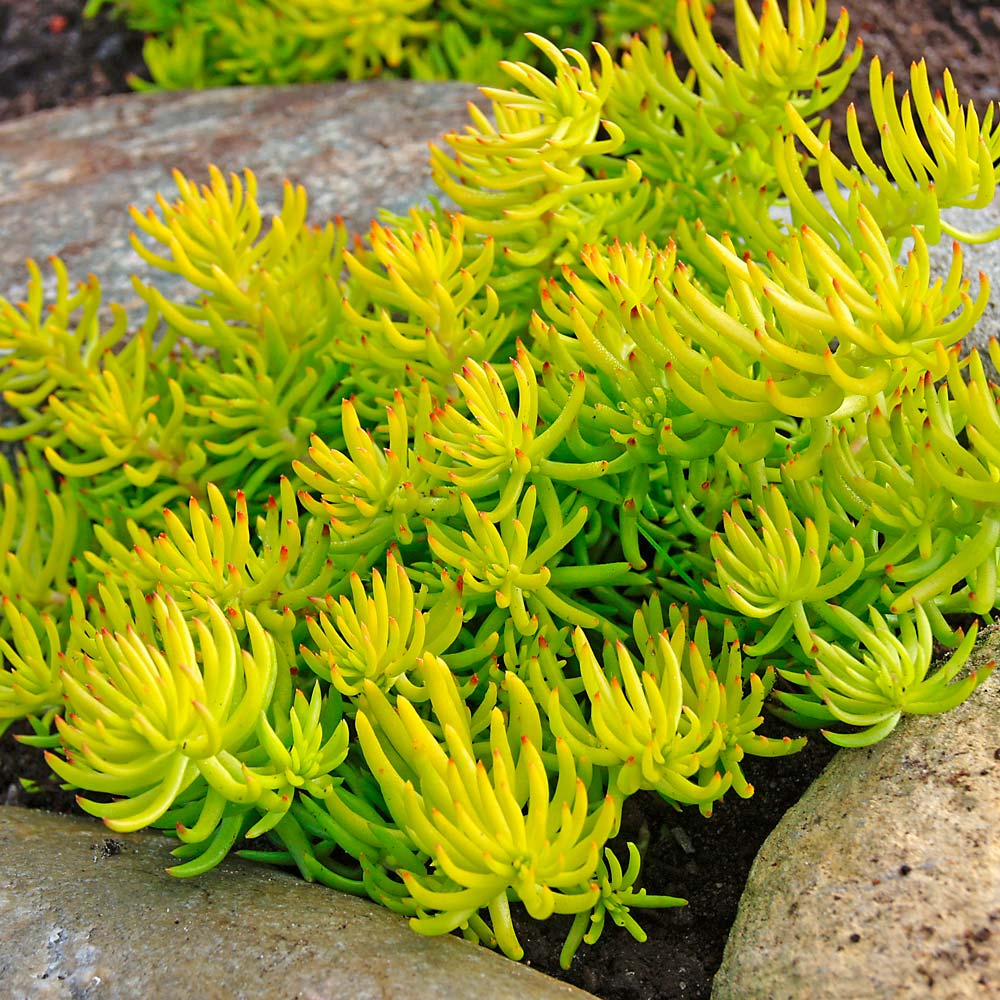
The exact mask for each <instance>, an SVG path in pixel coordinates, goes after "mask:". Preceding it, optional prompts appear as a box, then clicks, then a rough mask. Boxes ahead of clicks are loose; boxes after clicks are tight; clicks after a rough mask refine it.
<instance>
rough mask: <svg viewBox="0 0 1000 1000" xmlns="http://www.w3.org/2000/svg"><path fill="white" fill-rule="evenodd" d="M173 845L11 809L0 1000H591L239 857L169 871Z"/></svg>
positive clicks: (1, 915) (1, 840) (5, 847)
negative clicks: (181, 872) (188, 876)
mask: <svg viewBox="0 0 1000 1000" xmlns="http://www.w3.org/2000/svg"><path fill="white" fill-rule="evenodd" d="M174 844H175V842H172V841H169V840H167V839H166V838H164V837H159V836H154V835H149V834H115V835H113V837H112V835H110V834H109V832H108V830H107V829H106V828H105V827H104V826H102V825H101V824H99V823H96V822H94V821H92V820H88V819H83V818H79V819H78V818H74V817H68V816H53V815H49V814H47V813H42V812H38V811H29V810H25V809H18V808H13V807H0V983H2V984H3V985H2V987H0V994H2V995H3V996H4V997H9V998H11V1000H64V998H65V1000H70V998H72V1000H118V998H121V1000H134V998H138V997H141V998H143V1000H161V998H162V1000H167V998H172V997H197V998H198V1000H222V998H225V1000H236V998H247V1000H257V998H261V997H267V998H273V1000H294V998H300V1000H335V998H338V1000H339V998H344V1000H394V998H395V1000H414V998H418V997H419V998H420V1000H435V998H442V1000H450V998H453V997H490V998H491V1000H586V998H588V997H590V996H591V994H589V993H584V992H583V991H582V990H578V989H576V988H575V987H573V986H569V985H567V984H565V983H559V982H556V981H555V980H553V979H549V978H548V977H546V976H543V975H541V974H540V973H537V972H534V971H533V970H531V969H528V968H526V967H525V966H523V965H516V964H515V963H513V962H509V961H508V960H507V959H505V958H502V957H501V956H499V955H497V954H495V953H493V952H491V951H487V950H486V949H485V948H479V947H476V946H475V945H472V944H470V943H469V942H467V941H462V940H459V939H458V938H454V937H445V938H427V937H422V936H421V935H419V934H414V933H413V932H412V931H411V930H410V929H409V927H408V926H407V924H406V921H405V920H404V919H403V918H401V917H399V916H397V915H395V914H392V913H390V912H389V911H388V910H384V909H382V908H381V907H379V906H376V905H375V904H374V903H369V902H367V901H366V900H361V899H355V898H354V897H352V896H345V895H342V894H341V893H338V892H333V891H331V890H329V889H326V888H323V887H322V886H317V885H309V884H307V883H306V882H303V881H302V880H301V879H299V878H296V877H294V876H292V875H289V874H286V873H284V872H280V871H273V870H270V869H267V868H265V867H263V866H261V865H252V864H250V863H247V862H242V861H240V860H239V859H230V860H228V861H226V862H225V863H224V864H222V865H220V866H219V868H217V869H216V870H214V871H213V872H211V873H209V874H208V875H205V876H202V877H200V878H197V879H194V880H183V879H177V878H174V877H172V876H170V875H168V874H166V872H165V871H164V867H165V865H166V864H167V863H169V862H170V860H171V859H170V857H169V855H168V854H167V851H168V850H169V848H170V847H171V846H174Z"/></svg>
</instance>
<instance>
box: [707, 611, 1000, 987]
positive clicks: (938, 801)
mask: <svg viewBox="0 0 1000 1000" xmlns="http://www.w3.org/2000/svg"><path fill="white" fill-rule="evenodd" d="M994 658H1000V629H998V628H996V627H994V628H993V629H992V630H991V633H990V634H989V635H986V636H984V638H983V639H982V640H981V641H980V644H979V647H978V649H977V651H976V653H975V654H974V659H975V661H976V662H979V663H984V662H988V661H989V660H991V659H994ZM998 819H1000V676H998V675H996V674H994V676H993V677H991V678H990V679H989V680H988V681H987V682H986V683H985V684H984V685H983V687H981V688H980V689H979V690H978V691H977V692H976V693H975V695H973V697H972V698H970V699H969V700H968V701H967V702H966V703H965V704H963V705H961V706H960V707H959V708H957V709H956V710H955V711H953V712H949V713H947V714H945V715H937V716H929V717H910V718H908V719H905V720H904V721H903V723H902V724H901V725H900V727H899V729H898V730H897V731H896V732H895V733H894V734H893V735H892V736H891V737H889V738H888V739H887V740H885V741H884V742H882V743H880V744H878V745H877V746H875V747H872V748H870V749H867V750H861V751H841V752H840V753H838V755H837V756H836V757H835V758H834V759H833V761H832V762H831V763H830V764H829V765H828V766H827V768H826V770H825V771H824V772H823V774H822V775H821V776H820V778H818V779H817V781H816V782H814V784H813V785H812V786H811V787H810V789H809V790H808V791H807V792H806V794H805V795H804V796H803V797H802V799H801V800H800V801H799V802H798V804H796V805H795V806H794V807H793V808H792V809H790V810H789V812H788V813H787V814H786V815H785V817H784V818H783V819H782V820H781V822H780V823H779V824H778V826H777V827H776V828H775V830H774V832H773V833H772V834H771V836H770V837H769V838H768V839H767V841H766V843H765V844H764V846H763V848H762V849H761V851H760V854H758V856H757V860H756V861H755V862H754V866H753V869H752V870H751V873H750V878H749V880H748V883H747V887H746V891H745V893H744V895H743V899H742V901H741V902H740V910H739V914H738V916H737V919H736V923H735V924H734V926H733V929H732V931H731V933H730V937H729V942H728V944H727V947H726V954H725V958H724V960H723V963H722V967H721V969H720V970H719V972H718V974H717V975H716V978H715V987H714V991H713V993H712V998H713V1000H870V998H875V997H892V998H893V1000H925V998H927V997H934V998H942V1000H944V998H948V1000H959V998H962V1000H964V998H980V997H982V998H984V1000H985V998H987V997H997V996H1000V823H998Z"/></svg>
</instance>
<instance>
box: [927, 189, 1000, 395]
mask: <svg viewBox="0 0 1000 1000" xmlns="http://www.w3.org/2000/svg"><path fill="white" fill-rule="evenodd" d="M944 218H945V219H946V220H947V221H948V222H949V223H951V225H953V226H955V227H957V228H958V229H962V230H967V231H968V232H970V233H983V232H988V231H989V230H991V229H994V228H996V227H998V226H1000V197H998V198H995V199H994V201H993V203H992V204H991V205H989V206H988V207H987V208H985V209H982V210H981V211H976V212H968V211H962V210H960V209H949V210H948V211H947V212H945V213H944ZM951 253H952V243H951V240H949V238H948V237H947V236H946V237H945V238H944V239H942V241H941V242H940V243H939V244H938V245H937V246H935V247H932V248H931V250H930V259H931V268H932V269H933V271H934V272H935V273H937V274H943V273H945V272H946V271H947V269H948V267H949V266H950V264H951ZM962 262H963V266H964V271H965V275H966V277H967V278H968V279H969V281H970V288H969V291H970V293H971V295H972V296H973V298H974V297H975V296H976V295H977V294H978V292H979V275H980V273H982V274H985V275H986V276H987V279H988V280H989V283H990V289H991V292H990V301H989V302H987V303H986V309H985V311H984V312H983V315H982V317H981V318H980V320H979V322H978V323H977V324H976V326H975V329H973V330H972V331H971V332H970V333H969V334H968V335H967V336H966V337H965V340H964V341H963V344H962V347H963V350H964V351H970V350H972V348H973V347H975V348H977V349H978V350H979V353H980V356H981V357H982V359H983V365H984V367H985V369H986V374H987V376H988V377H989V378H991V379H992V380H993V381H998V380H1000V374H998V372H997V370H996V367H995V366H994V365H993V362H992V360H991V359H990V356H989V342H990V339H991V338H995V337H996V338H1000V241H994V242H993V243H982V244H977V243H974V244H963V245H962Z"/></svg>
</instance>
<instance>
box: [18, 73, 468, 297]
mask: <svg viewBox="0 0 1000 1000" xmlns="http://www.w3.org/2000/svg"><path fill="white" fill-rule="evenodd" d="M469 101H476V102H478V103H480V104H481V105H482V106H484V107H486V106H487V104H488V102H486V100H485V98H483V97H482V95H481V94H480V93H479V91H478V90H477V89H476V88H475V87H472V86H469V85H467V84H454V83H420V82H415V81H403V80H387V81H382V82H375V83H331V84H316V85H310V86H294V87H236V88H229V89H220V90H204V91H196V92H192V93H176V92H175V93H163V94H141V95H140V94H128V95H122V96H117V97H109V98H102V99H100V100H97V101H95V102H94V103H93V104H90V105H86V106H82V107H74V108H67V109H61V110H56V111H46V112H41V113H39V114H35V115H29V116H27V117H25V118H19V119H15V120H13V121H10V122H4V123H2V124H0V296H2V297H3V298H6V299H8V300H9V301H13V302H17V301H19V300H20V299H22V298H23V297H24V289H25V285H26V282H27V272H26V271H25V268H24V259H25V258H26V257H35V258H36V259H38V261H39V263H44V261H45V260H46V258H47V257H48V256H49V255H55V256H59V257H62V258H63V260H64V261H65V262H66V264H67V266H68V268H69V273H70V277H71V278H72V279H75V280H81V281H82V280H84V279H85V278H86V277H87V275H88V274H91V273H92V274H96V275H97V276H98V277H99V278H100V279H101V283H102V287H103V288H104V291H105V301H112V302H119V303H121V304H122V305H124V306H126V308H129V307H132V306H136V305H139V304H140V300H139V299H138V298H137V297H136V296H135V294H134V292H133V290H132V287H131V285H130V283H129V272H130V271H134V272H135V273H137V274H139V275H140V276H143V277H146V278H148V277H149V275H150V270H149V269H148V268H147V266H146V265H145V264H144V263H143V262H142V261H141V260H140V259H139V258H138V257H137V256H136V255H134V254H133V253H132V251H131V250H130V248H129V245H128V233H129V230H130V229H131V228H132V224H131V220H130V219H129V216H128V213H127V211H126V209H127V208H128V206H129V205H130V204H134V205H136V206H138V207H139V208H142V209H144V208H146V207H147V206H150V205H153V204H154V196H155V195H156V193H157V192H161V193H162V194H164V196H165V197H167V199H168V200H170V199H171V197H172V194H173V192H174V191H175V187H174V183H173V180H172V179H171V172H172V171H173V170H174V169H175V168H177V169H179V170H180V171H181V172H182V173H184V174H185V175H187V176H188V177H189V178H191V179H194V180H198V181H199V182H201V181H205V180H207V178H208V170H207V167H208V164H210V163H213V164H215V165H216V166H218V167H219V168H220V169H221V170H222V171H223V172H224V173H226V174H229V173H231V172H241V171H242V170H243V169H244V168H245V167H249V168H250V169H251V170H253V171H254V173H255V174H256V175H257V180H258V191H259V196H260V202H261V207H262V209H264V211H265V213H266V214H267V215H270V214H271V213H273V212H274V211H276V210H277V209H278V208H279V207H280V200H281V195H282V182H283V181H284V180H285V179H286V178H287V179H289V180H291V181H293V182H294V183H296V184H302V185H304V186H305V188H306V191H307V192H308V194H309V199H310V206H311V210H310V218H311V220H312V221H314V222H325V221H326V220H328V219H331V218H332V217H333V216H334V215H341V216H343V218H344V220H345V222H346V223H347V225H348V227H349V228H351V229H352V230H354V231H358V232H364V231H365V230H366V229H367V227H368V224H369V222H370V221H371V219H372V218H373V217H374V216H375V214H376V212H377V211H378V209H379V208H380V207H384V208H387V209H390V210H391V211H394V212H405V211H406V210H407V209H408V208H409V207H410V206H411V205H413V204H414V203H416V202H419V201H426V200H427V198H428V196H429V195H431V194H433V193H434V186H433V185H432V183H431V180H430V169H429V167H428V165H427V161H428V154H427V144H428V143H429V142H431V141H433V140H436V139H438V138H439V136H440V135H441V133H442V132H445V131H446V130H448V129H453V128H455V129H457V128H461V127H462V126H463V125H464V124H465V122H466V120H467V115H466V112H465V107H466V104H467V103H468V102H469ZM168 281H169V279H165V278H164V277H163V276H162V275H160V274H159V273H157V285H158V286H159V287H162V288H164V290H165V291H166V290H167V288H168V284H167V282H168Z"/></svg>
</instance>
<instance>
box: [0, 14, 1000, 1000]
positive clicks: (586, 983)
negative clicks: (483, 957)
mask: <svg viewBox="0 0 1000 1000" xmlns="http://www.w3.org/2000/svg"><path fill="white" fill-rule="evenodd" d="M845 2H846V3H847V4H848V8H849V10H850V12H851V15H852V20H851V27H852V32H853V33H857V32H860V33H861V35H862V36H863V37H864V39H865V44H866V53H867V54H866V62H865V64H864V65H863V67H862V70H860V71H859V72H858V74H857V75H856V77H855V80H854V83H853V84H852V87H851V89H850V90H849V92H848V94H847V95H846V96H845V98H844V100H845V102H846V101H847V100H854V101H855V102H856V104H857V106H858V108H859V110H861V111H862V112H863V110H864V109H865V108H866V107H867V100H866V95H867V72H866V71H865V70H866V67H867V59H868V58H870V56H871V55H872V54H875V53H877V54H878V55H879V56H880V57H881V58H882V62H883V67H884V68H885V69H892V70H894V71H895V72H896V73H897V76H899V77H900V78H901V82H902V81H903V80H905V78H906V71H907V69H908V67H909V64H910V63H911V62H912V61H913V60H915V59H919V58H921V57H924V56H925V57H926V58H927V60H928V68H929V70H930V74H931V79H932V81H935V82H936V81H939V80H940V77H941V74H942V72H943V70H944V68H945V67H946V66H948V67H950V68H951V70H952V73H953V75H954V78H955V81H956V83H957V85H958V87H959V90H960V93H962V95H963V97H965V98H973V99H974V100H975V101H976V105H977V107H978V109H979V110H980V112H982V111H983V110H984V109H985V107H986V104H987V103H988V101H990V100H993V99H996V98H1000V78H998V74H997V69H998V67H1000V6H998V5H995V4H993V3H989V2H983V0H950V2H940V3H937V2H933V0H845ZM0 4H2V5H0V119H4V118H11V117H15V116H17V115H22V114H27V113H29V112H32V111H36V110H40V109H43V108H50V107H61V106H65V105H68V104H74V103H80V102H84V101H86V100H88V99H90V98H92V97H95V96H98V95H102V94H109V93H117V92H123V91H125V90H127V86H126V82H125V81H126V76H127V74H128V73H132V72H136V73H141V72H142V59H141V44H142V39H141V37H140V36H138V35H137V34H136V33H134V32H128V31H124V30H122V29H121V28H120V27H118V26H117V25H115V24H113V23H111V22H110V21H109V20H107V19H106V18H101V19H99V20H97V21H95V22H86V23H84V22H83V21H82V19H81V16H80V10H81V8H82V5H83V4H82V0H0ZM831 6H833V7H834V8H835V7H836V6H837V5H836V4H831ZM728 7H729V5H728V4H726V3H720V4H719V8H720V10H719V13H718V15H717V17H718V19H719V21H720V22H722V21H724V19H725V18H726V17H727V9H728ZM725 36H726V32H725V31H724V30H720V37H725ZM932 85H933V83H932ZM844 106H846V103H845V105H844ZM862 117H864V116H863V114H862ZM842 123H843V114H842V113H838V114H837V115H836V116H835V126H840V125H842ZM838 148H841V149H842V148H843V145H842V142H841V145H840V146H839V147H838ZM14 731H21V732H24V731H25V730H24V729H23V728H22V729H20V730H17V728H16V727H15V729H14V730H12V732H10V733H8V734H7V735H6V736H5V737H4V738H3V740H2V742H0V802H6V803H8V804H14V803H16V804H19V805H29V806H30V805H34V806H40V807H45V808H50V809H58V810H67V809H70V808H73V798H72V795H70V794H68V793H66V792H61V791H60V790H59V789H58V786H57V785H56V783H55V781H54V780H52V778H51V776H50V775H49V773H48V771H47V769H46V767H45V765H44V762H43V760H42V757H41V753H40V752H39V751H37V750H28V748H25V747H21V746H19V745H18V744H16V743H15V742H14V741H13V739H12V733H13V732H14ZM831 753H832V748H831V747H829V746H828V745H827V744H825V743H824V742H823V741H822V739H813V740H811V741H810V743H809V745H808V746H807V748H806V750H805V751H804V752H803V753H801V754H799V755H798V756H796V757H792V758H789V759H784V760H781V759H779V760H754V761H749V762H748V766H747V772H748V774H749V775H750V778H751V780H752V781H753V782H754V784H755V785H756V787H757V793H756V794H755V795H754V797H753V798H752V799H750V800H749V801H746V802H745V801H742V800H740V799H738V798H735V797H734V796H730V797H729V798H728V799H727V801H726V802H724V803H722V804H721V805H720V806H718V807H717V809H716V811H715V814H714V815H713V816H712V818H711V819H707V820H706V819H704V818H702V817H701V815H700V814H699V813H698V812H697V811H695V810H685V811H684V812H680V813H678V812H674V811H673V810H672V809H670V808H669V807H668V806H666V805H665V804H664V803H662V802H661V801H660V800H658V799H656V798H655V797H645V798H641V797H638V796H637V797H635V798H634V799H633V800H632V801H630V803H629V808H628V810H627V813H626V817H625V822H624V829H623V836H625V837H627V838H628V839H632V840H636V841H648V844H649V848H648V850H647V851H646V852H645V858H646V861H645V866H644V870H643V878H642V884H643V885H645V886H646V887H648V889H649V891H650V892H653V893H662V894H668V895H676V896H682V897H685V898H687V899H689V900H690V905H689V906H687V907H685V908H682V909H672V910H664V911H655V910H646V911H640V912H639V913H638V916H639V922H640V923H641V924H642V925H643V927H645V929H646V931H647V932H648V935H649V941H648V942H647V943H646V944H638V943H637V942H635V941H633V940H632V938H631V937H629V936H628V935H627V934H625V933H624V932H622V931H619V930H618V929H617V928H615V927H614V926H609V927H607V928H606V930H605V934H604V937H603V938H602V940H601V941H600V942H599V943H598V944H597V945H595V946H594V947H592V948H587V947H586V946H584V947H582V948H581V949H580V951H579V953H578V955H577V958H576V960H575V961H574V963H573V966H572V968H571V970H570V972H569V973H568V974H565V973H563V972H562V971H561V970H560V969H559V967H558V956H559V951H560V949H561V947H562V941H563V938H564V936H565V932H566V928H567V926H568V925H567V924H566V923H563V924H560V923H559V922H558V921H557V920H550V921H548V922H546V923H544V924H536V923H533V922H530V921H527V922H523V924H522V926H521V927H520V928H519V934H520V937H521V940H522V943H523V944H524V946H525V949H526V951H527V961H529V962H530V963H531V964H533V965H534V966H535V967H537V968H540V969H542V970H544V971H546V972H549V973H552V974H555V975H558V976H560V977H562V978H565V979H568V980H569V981H571V982H573V983H576V984H577V985H579V986H582V987H584V988H585V989H588V990H590V991H591V992H593V993H595V994H597V995H598V996H599V997H603V998H606V1000H674V998H686V1000H698V998H707V997H708V996H709V993H710V990H711V981H712V976H713V974H714V973H715V970H716V969H717V968H718V965H719V962H720V961H721V958H722V950H723V947H724V945H725V941H726V936H727V934H728V931H729V927H730V926H731V924H732V921H733V918H734V916H735V913H736V907H737V904H738V902H739V897H740V894H741V892H742V889H743V885H744V883H745V881H746V877H747V873H748V871H749V868H750V865H751V863H752V861H753V858H754V855H755V854H756V852H757V850H758V848H759V847H760V845H761V844H762V843H763V841H764V839H765V837H766V836H767V834H768V833H769V832H770V830H771V829H772V828H773V827H774V825H775V824H776V823H777V821H778V820H779V819H780V818H781V816H782V814H783V813H784V812H785V810H786V809H787V808H788V807H789V806H791V805H792V804H793V803H794V802H795V801H796V800H797V799H798V797H799V796H800V795H801V794H802V792H803V791H804V790H805V788H806V787H808V785H809V783H810V782H811V781H812V779H813V778H814V777H815V776H816V775H817V774H818V773H819V771H820V770H821V769H822V767H823V766H824V764H825V763H826V761H827V760H828V759H829V758H830V756H831ZM20 777H27V778H31V779H33V780H34V781H36V782H37V783H38V787H39V789H40V790H38V791H35V792H32V793H29V792H27V791H25V790H24V788H23V787H22V786H21V785H20V784H19V783H18V778H20ZM620 856H621V857H624V852H620Z"/></svg>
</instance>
